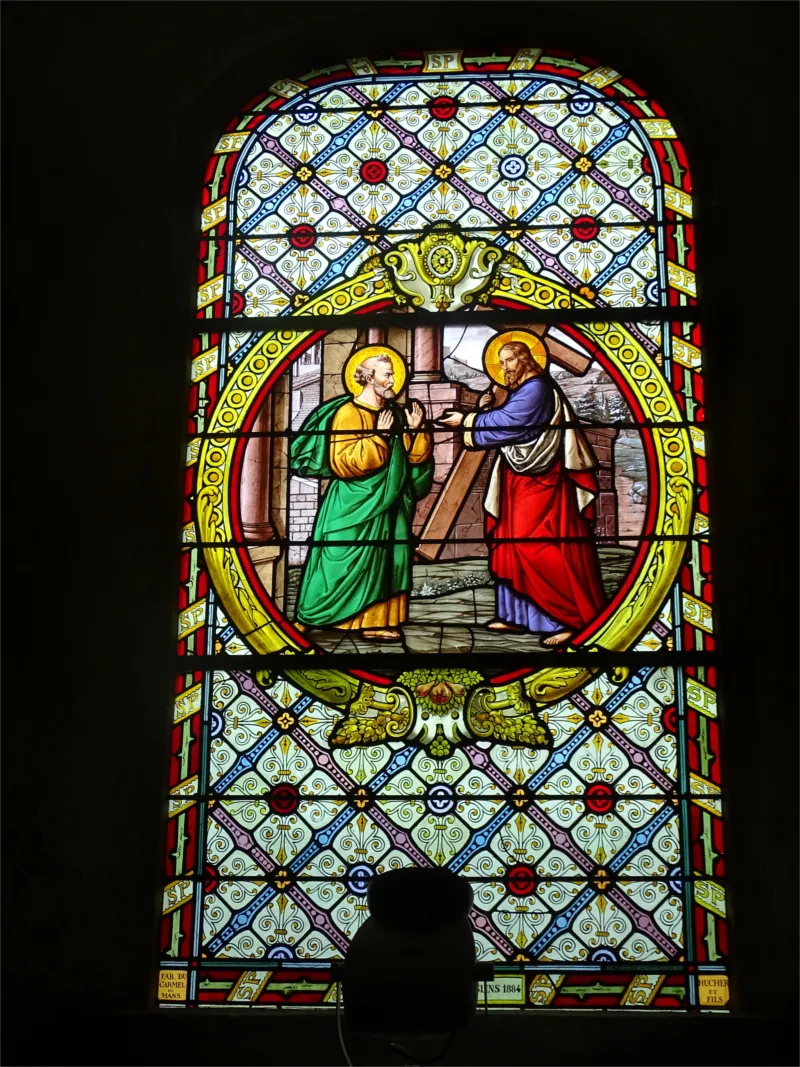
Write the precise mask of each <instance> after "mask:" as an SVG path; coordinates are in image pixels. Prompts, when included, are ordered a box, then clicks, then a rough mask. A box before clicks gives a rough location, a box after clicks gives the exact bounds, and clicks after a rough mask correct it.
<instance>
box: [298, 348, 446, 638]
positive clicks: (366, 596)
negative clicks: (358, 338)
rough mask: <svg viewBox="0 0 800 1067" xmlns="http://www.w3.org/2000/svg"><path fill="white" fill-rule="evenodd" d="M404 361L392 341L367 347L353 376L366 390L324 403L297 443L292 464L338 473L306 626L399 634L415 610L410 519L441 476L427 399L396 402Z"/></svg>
mask: <svg viewBox="0 0 800 1067" xmlns="http://www.w3.org/2000/svg"><path fill="white" fill-rule="evenodd" d="M390 353H391V355H390ZM393 357H394V358H393ZM351 358H352V357H351ZM396 365H397V366H398V367H402V361H401V360H400V356H399V354H398V353H395V352H392V350H391V349H385V348H384V349H383V351H382V352H381V353H379V354H375V355H366V353H365V358H364V359H363V360H361V361H360V362H358V364H357V365H356V366H355V369H354V372H353V374H352V379H351V380H352V382H353V385H354V387H355V388H354V392H355V390H357V389H358V387H359V386H361V387H362V388H361V390H360V392H357V393H356V395H348V396H338V397H335V398H334V399H333V400H328V401H327V402H326V403H324V404H322V405H321V406H320V407H319V408H317V410H316V411H314V412H313V413H312V414H311V415H310V416H309V417H308V418H307V419H306V421H305V422H304V423H303V425H302V427H301V429H300V431H299V434H298V436H297V437H296V438H295V440H294V442H293V444H292V458H291V466H292V470H293V471H294V472H296V473H297V474H299V475H301V476H303V477H305V478H330V479H331V481H330V484H329V486H328V489H327V492H326V493H325V498H324V500H323V502H322V506H321V508H320V510H319V513H318V515H317V518H316V522H315V524H314V530H313V533H312V535H311V540H312V545H311V547H310V548H309V551H308V558H307V560H306V563H305V566H304V568H303V574H302V579H301V582H300V592H299V595H298V599H297V611H296V617H297V621H298V623H299V624H300V625H301V626H303V627H309V628H311V627H315V628H329V627H335V628H338V629H344V630H361V631H362V634H363V636H364V637H365V638H367V639H368V640H376V641H396V640H398V639H399V638H400V636H401V634H400V631H399V630H398V627H399V626H401V625H402V624H403V623H404V622H405V621H406V619H407V617H408V594H409V592H410V591H411V558H412V555H413V551H414V549H413V544H412V542H413V534H412V522H413V518H414V510H415V507H416V503H417V501H418V500H421V499H422V497H424V496H426V495H427V493H428V492H429V491H430V488H431V485H432V483H433V459H432V451H433V449H432V442H431V435H430V432H429V431H428V430H427V428H426V426H425V412H424V409H423V408H422V405H421V404H420V403H419V401H416V400H414V401H412V403H411V406H410V407H408V408H406V409H403V408H401V407H400V406H399V405H398V404H396V403H395V402H394V398H395V396H396V394H395V391H394V385H395V377H396V375H395V366H396Z"/></svg>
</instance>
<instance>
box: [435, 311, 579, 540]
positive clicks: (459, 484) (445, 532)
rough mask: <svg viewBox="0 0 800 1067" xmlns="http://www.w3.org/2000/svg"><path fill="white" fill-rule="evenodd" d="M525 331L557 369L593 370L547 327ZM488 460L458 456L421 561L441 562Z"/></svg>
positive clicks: (498, 391) (499, 392) (501, 395)
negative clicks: (541, 344) (543, 346)
mask: <svg viewBox="0 0 800 1067" xmlns="http://www.w3.org/2000/svg"><path fill="white" fill-rule="evenodd" d="M525 328H526V329H527V330H529V331H530V332H531V333H535V334H536V336H537V337H540V338H541V339H542V340H543V341H546V344H547V352H548V355H549V357H550V359H551V361H552V362H553V363H555V364H556V365H557V366H559V367H563V368H564V369H565V370H568V371H570V372H571V373H572V374H576V375H578V376H581V375H584V374H585V373H586V372H587V370H588V369H589V367H590V366H591V363H592V361H591V360H590V359H589V358H588V357H587V356H582V355H581V354H580V352H576V351H575V350H574V349H572V348H568V347H567V346H566V345H564V344H561V343H560V342H559V341H556V340H554V339H553V338H552V337H548V336H547V331H548V327H547V326H545V325H542V324H539V325H536V326H526V327H525ZM503 329H504V327H502V326H501V327H498V332H502V331H503ZM492 391H493V392H494V394H495V398H496V400H497V401H499V402H500V403H502V401H503V400H504V399H505V397H506V391H505V390H504V389H502V388H499V387H498V386H495V387H494V388H493V389H492ZM488 457H489V453H488V452H486V451H471V450H468V449H466V448H465V449H462V450H461V452H460V453H459V454H458V458H457V459H456V461H455V463H454V464H453V466H452V468H451V470H450V473H449V474H448V476H447V480H446V481H445V483H444V484H443V485H442V488H441V490H440V492H439V495H438V497H437V498H436V501H435V503H434V505H433V507H432V508H431V510H430V514H429V515H428V519H427V522H426V523H425V526H424V527H423V529H422V532H421V533H420V541H421V542H422V543H421V544H420V546H419V548H418V549H417V556H418V557H419V558H420V559H423V560H427V561H433V560H435V559H438V557H439V554H440V553H441V551H442V548H443V547H444V542H445V541H446V540H447V538H448V536H449V535H450V531H451V530H452V528H453V526H454V524H455V521H456V519H457V518H458V515H459V512H460V511H461V508H462V507H463V505H464V501H465V500H466V499H467V495H468V494H469V491H470V489H472V486H473V485H474V484H475V480H476V478H477V477H478V474H479V473H480V470H481V467H482V466H483V464H484V463H485V462H486V460H487V459H488ZM426 542H427V543H426Z"/></svg>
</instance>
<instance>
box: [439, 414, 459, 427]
mask: <svg viewBox="0 0 800 1067" xmlns="http://www.w3.org/2000/svg"><path fill="white" fill-rule="evenodd" d="M436 421H437V422H438V423H440V424H441V425H442V426H460V425H461V423H462V422H463V421H464V414H463V412H461V411H446V412H445V413H444V415H442V416H441V418H439V419H437V420H436Z"/></svg>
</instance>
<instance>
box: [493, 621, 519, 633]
mask: <svg viewBox="0 0 800 1067" xmlns="http://www.w3.org/2000/svg"><path fill="white" fill-rule="evenodd" d="M486 629H487V630H513V631H515V632H516V633H520V632H521V631H522V627H521V626H512V624H511V623H510V622H503V620H502V619H492V621H491V622H489V623H487V624H486Z"/></svg>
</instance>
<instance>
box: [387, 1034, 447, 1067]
mask: <svg viewBox="0 0 800 1067" xmlns="http://www.w3.org/2000/svg"><path fill="white" fill-rule="evenodd" d="M455 1037H456V1032H455V1030H451V1031H450V1036H449V1037H448V1039H447V1044H446V1045H445V1046H444V1048H443V1049H442V1050H441V1052H437V1053H436V1055H435V1056H431V1057H429V1058H428V1059H427V1060H421V1059H419V1058H418V1057H417V1058H416V1059H415V1058H414V1057H413V1056H412V1055H411V1053H410V1052H409V1051H408V1049H407V1048H404V1047H403V1046H402V1045H400V1044H398V1043H397V1042H396V1041H390V1042H389V1048H390V1049H391V1050H392V1052H394V1053H395V1055H400V1056H405V1057H406V1058H407V1059H408V1061H409V1067H427V1065H428V1064H430V1063H436V1062H437V1061H438V1060H440V1059H441V1058H442V1056H446V1055H447V1053H448V1052H449V1051H450V1048H451V1046H452V1044H453V1041H454V1040H455Z"/></svg>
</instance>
